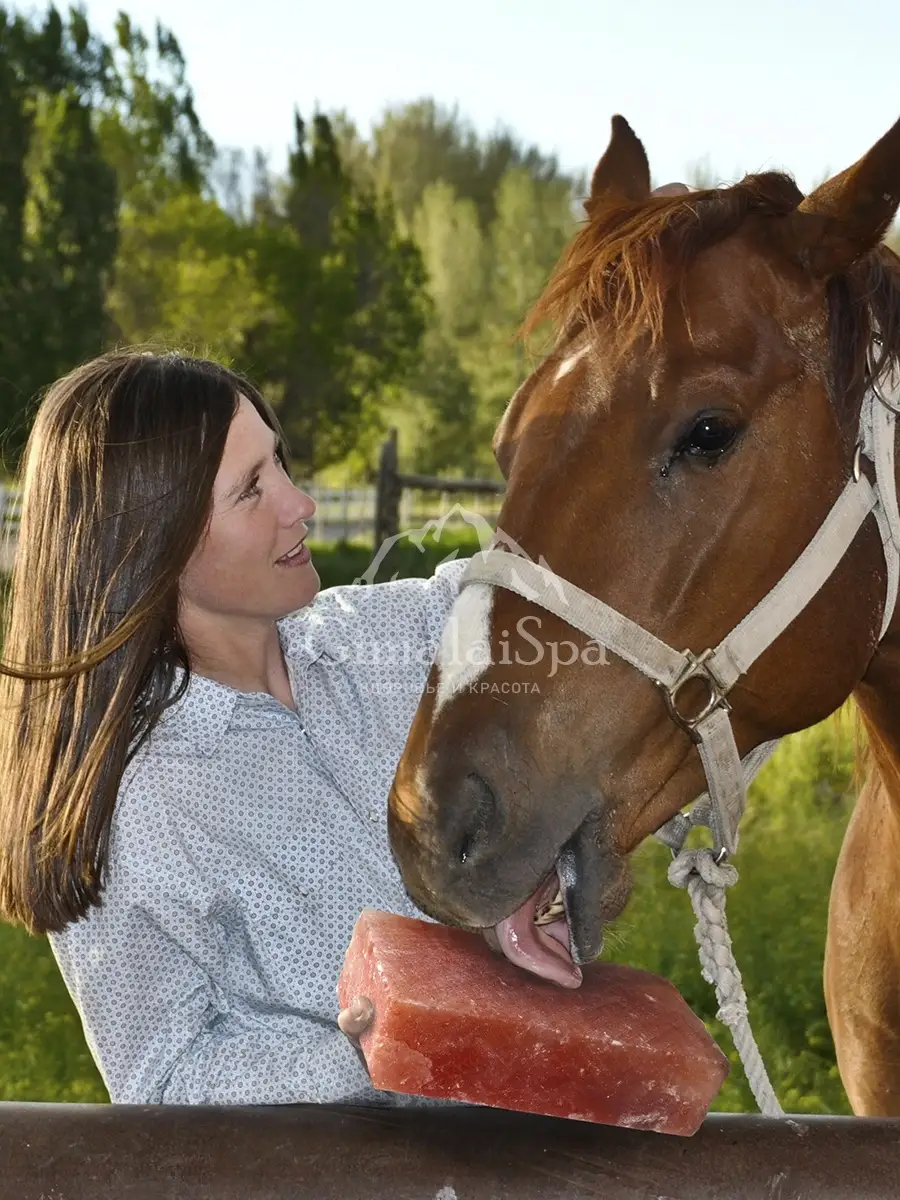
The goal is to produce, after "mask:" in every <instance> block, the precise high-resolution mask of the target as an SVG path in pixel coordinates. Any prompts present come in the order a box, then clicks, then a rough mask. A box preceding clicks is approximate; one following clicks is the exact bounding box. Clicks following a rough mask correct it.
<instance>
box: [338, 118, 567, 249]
mask: <svg viewBox="0 0 900 1200" xmlns="http://www.w3.org/2000/svg"><path fill="white" fill-rule="evenodd" d="M344 129H345V134H344V137H345V140H346V141H349V142H350V144H351V145H352V144H353V140H352V139H350V138H347V135H346V125H344ZM355 152H356V158H357V159H358V158H359V151H358V146H355ZM370 155H371V167H370V170H371V173H372V178H373V180H374V182H375V184H376V186H377V188H378V189H379V191H381V192H386V193H388V194H390V196H391V197H392V199H393V201H394V204H395V205H396V207H397V211H398V213H399V214H400V217H401V220H402V222H403V224H404V228H409V225H410V223H411V221H412V219H413V213H414V212H415V210H416V208H417V207H418V205H419V203H420V202H421V200H422V196H423V193H424V191H425V189H426V187H427V186H428V185H429V184H430V183H436V182H438V181H439V180H443V181H444V182H445V183H449V184H450V185H451V186H452V187H453V188H454V190H455V192H456V194H457V196H459V197H460V198H461V199H468V200H472V201H473V202H474V204H475V207H476V208H477V209H478V219H479V222H480V224H481V227H482V229H486V228H487V226H488V225H489V224H490V222H491V221H492V220H493V217H494V214H495V198H496V191H497V186H498V184H499V182H500V180H501V179H502V178H503V176H504V174H505V173H506V171H507V170H509V168H510V167H516V166H521V167H523V168H524V169H525V170H527V171H528V173H529V174H530V175H531V176H532V177H533V178H535V179H540V180H551V179H558V178H561V176H560V172H559V168H558V166H557V163H556V160H555V159H554V158H553V157H552V156H547V155H544V154H542V153H541V152H540V151H539V150H538V149H537V147H536V146H525V145H523V144H522V143H521V142H519V141H518V140H517V139H516V138H515V137H514V136H513V134H512V133H510V132H509V131H508V130H506V129H499V130H497V131H495V132H494V133H492V134H489V135H488V136H487V137H485V138H479V136H478V134H477V133H476V132H475V130H474V129H473V127H472V126H471V124H469V122H467V121H465V120H463V119H462V118H461V117H460V115H459V113H458V111H457V110H456V109H455V108H454V109H452V110H447V109H445V108H442V107H441V106H440V105H438V104H437V103H436V102H435V101H434V100H431V99H423V100H418V101H415V102H414V103H411V104H404V105H400V106H398V107H395V108H392V109H388V110H387V111H386V112H385V114H384V116H383V117H382V119H381V120H380V121H379V122H378V124H377V125H376V127H375V130H374V133H373V142H372V146H371V150H370Z"/></svg>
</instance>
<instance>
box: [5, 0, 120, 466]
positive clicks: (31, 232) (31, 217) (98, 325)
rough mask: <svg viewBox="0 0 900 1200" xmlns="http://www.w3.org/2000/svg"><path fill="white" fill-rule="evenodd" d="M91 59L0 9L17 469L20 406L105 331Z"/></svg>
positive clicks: (105, 264)
mask: <svg viewBox="0 0 900 1200" xmlns="http://www.w3.org/2000/svg"><path fill="white" fill-rule="evenodd" d="M101 79H102V73H101V69H100V58H99V56H98V54H97V52H96V48H95V47H94V46H93V45H92V43H91V42H90V39H89V37H88V35H87V31H86V27H85V25H84V22H83V19H82V18H81V17H80V16H79V15H77V14H76V16H75V17H73V18H72V21H71V22H70V24H69V25H68V26H66V25H64V24H63V22H62V21H61V19H60V17H59V15H58V13H57V12H56V11H55V10H54V9H51V10H50V11H49V12H48V14H47V16H46V18H45V20H44V23H43V24H42V25H38V24H32V23H29V22H28V21H26V20H25V19H24V18H22V17H15V18H13V17H11V16H10V15H9V14H8V13H7V12H6V10H4V9H0V113H2V114H3V119H2V122H0V164H2V165H0V427H2V428H3V430H4V443H5V445H4V448H5V450H6V452H7V453H8V454H9V455H10V457H11V458H12V459H15V458H16V457H17V456H18V454H19V452H20V451H21V449H22V446H23V445H24V441H25V438H26V436H27V424H28V416H29V414H28V404H29V401H30V400H31V398H32V397H33V396H34V395H35V393H36V392H37V391H38V390H39V389H40V388H41V387H43V386H44V385H46V384H48V383H50V382H51V381H52V380H53V379H54V378H56V376H58V375H60V374H62V373H63V372H64V371H66V370H68V369H69V367H70V366H72V364H73V363H75V362H78V361H79V360H80V359H82V358H83V357H85V356H86V355H89V354H91V353H93V352H95V351H96V350H98V349H99V348H100V347H101V345H102V342H103V337H104V334H105V331H106V315H105V311H104V293H105V284H106V279H107V275H108V272H109V269H110V267H111V265H112V261H113V256H114V254H115V248H116V220H115V213H116V203H117V197H116V180H115V174H114V172H113V170H112V168H111V167H110V166H109V164H108V163H107V162H106V161H105V160H104V158H103V155H102V151H101V147H100V144H99V141H98V138H97V135H96V131H95V128H94V123H93V120H92V111H93V110H92V92H93V89H94V88H95V87H96V86H97V85H98V83H99V82H100V80H101Z"/></svg>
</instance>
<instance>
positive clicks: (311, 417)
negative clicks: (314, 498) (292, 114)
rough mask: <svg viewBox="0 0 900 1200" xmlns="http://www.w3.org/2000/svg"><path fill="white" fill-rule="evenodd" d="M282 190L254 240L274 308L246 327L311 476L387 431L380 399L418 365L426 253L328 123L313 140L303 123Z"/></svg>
mask: <svg viewBox="0 0 900 1200" xmlns="http://www.w3.org/2000/svg"><path fill="white" fill-rule="evenodd" d="M274 192H275V195H276V202H275V204H274V205H273V208H272V211H271V212H270V213H269V215H268V218H267V220H266V222H264V223H260V224H259V225H258V229H257V235H258V236H257V241H256V247H257V270H258V273H259V274H258V278H259V281H260V285H261V287H262V290H263V291H264V292H265V294H266V295H268V296H269V297H271V299H272V304H271V307H270V309H269V311H268V313H267V315H266V316H265V317H264V318H263V319H261V320H259V321H258V322H257V323H256V324H255V325H254V326H253V327H252V328H250V329H249V330H248V331H247V334H246V338H245V346H244V358H245V360H246V361H247V363H248V366H249V367H250V368H251V369H252V371H253V373H254V376H255V378H257V379H259V380H261V381H262V382H263V383H264V384H265V385H266V386H267V388H268V390H269V392H270V394H271V396H272V399H273V401H274V403H275V405H276V407H277V409H278V412H279V416H280V418H281V420H282V422H283V424H284V427H285V430H286V432H287V434H288V436H289V439H290V442H291V448H292V451H293V454H294V458H295V462H296V463H297V465H298V467H300V468H301V469H303V470H304V471H306V472H311V471H313V470H316V469H320V468H322V467H325V466H327V465H328V464H330V463H334V462H336V461H339V460H340V459H342V458H344V457H345V456H346V455H347V454H348V453H349V452H350V451H351V450H352V449H353V448H354V446H356V445H358V444H359V443H360V442H361V441H365V440H366V439H369V440H371V439H372V437H373V436H374V434H375V433H376V432H377V431H378V430H379V429H380V427H381V420H380V412H379V406H380V404H381V402H382V401H383V399H384V397H385V395H386V393H387V392H389V391H390V389H391V388H392V387H393V386H394V385H395V384H397V383H398V382H399V381H400V380H402V379H403V378H404V377H405V376H406V375H407V374H408V372H409V371H410V370H411V369H412V367H413V366H414V365H415V363H416V361H417V355H418V352H419V344H420V341H421V338H422V334H423V332H424V330H425V326H426V321H427V312H428V301H427V297H426V295H425V292H424V271H423V268H422V260H421V255H420V254H419V251H418V250H417V248H416V246H415V245H414V244H413V242H412V241H411V240H410V239H408V238H406V237H403V236H401V235H400V234H399V232H398V230H397V228H396V222H395V219H394V213H393V209H392V206H391V204H390V202H389V201H388V200H387V199H383V198H379V197H377V196H376V195H375V193H374V191H373V190H372V189H368V188H365V187H364V186H360V185H358V184H356V183H355V182H354V181H352V180H351V179H350V178H349V177H348V175H347V174H346V173H345V171H344V170H343V166H342V164H341V161H340V155H339V153H338V150H337V143H336V140H335V137H334V133H333V130H332V128H331V124H330V121H329V120H328V118H327V117H325V116H323V115H321V114H320V115H317V116H316V118H315V119H314V121H313V126H312V133H311V136H310V137H308V135H307V129H306V125H305V123H304V122H303V121H302V120H301V119H300V118H299V116H298V117H297V118H296V144H295V146H294V148H293V150H292V153H291V157H290V163H289V174H288V178H287V180H286V181H285V183H284V186H283V187H282V188H281V189H274ZM279 192H280V195H279Z"/></svg>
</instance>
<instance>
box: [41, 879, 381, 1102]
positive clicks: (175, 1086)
mask: <svg viewBox="0 0 900 1200" xmlns="http://www.w3.org/2000/svg"><path fill="white" fill-rule="evenodd" d="M160 901H161V902H160V903H152V904H151V905H148V906H147V907H143V908H142V907H140V906H137V905H133V904H130V905H128V906H120V905H118V904H117V903H116V898H115V896H114V895H111V896H109V897H108V898H107V901H106V903H105V904H104V907H103V908H102V909H100V910H97V911H96V912H95V913H93V914H92V915H91V917H90V918H89V919H88V920H87V921H82V922H79V923H78V924H77V925H74V926H70V927H69V928H68V929H67V930H66V931H65V932H64V933H63V934H59V935H54V936H53V938H52V943H53V949H54V953H55V954H56V958H57V961H58V963H59V966H60V969H61V971H62V973H63V976H64V978H65V980H66V983H67V985H68V987H69V990H70V991H71V993H72V996H73V998H74V999H75V1002H76V1004H77V1006H78V1009H79V1012H80V1014H81V1017H82V1020H83V1022H84V1027H85V1033H86V1036H87V1040H88V1044H89V1046H90V1049H91V1052H92V1054H93V1055H94V1058H95V1060H96V1062H97V1064H98V1066H99V1068H100V1071H101V1073H102V1075H103V1078H104V1080H105V1082H106V1085H107V1088H108V1089H109V1094H110V1098H111V1099H112V1101H113V1102H114V1103H120V1104H153V1103H167V1104H291V1103H298V1102H302V1101H310V1102H316V1103H332V1102H341V1101H343V1102H351V1101H352V1102H359V1101H360V1100H363V1101H368V1102H369V1103H371V1102H372V1100H373V1099H374V1098H375V1097H377V1096H379V1095H380V1093H377V1092H376V1091H375V1089H373V1088H372V1085H371V1083H370V1082H369V1079H368V1076H367V1074H366V1071H365V1068H364V1067H363V1065H362V1063H361V1061H360V1059H359V1056H358V1054H357V1052H356V1051H355V1049H354V1047H353V1045H352V1044H351V1043H350V1042H348V1040H347V1038H346V1037H345V1036H344V1035H343V1034H342V1033H341V1032H340V1030H339V1029H338V1027H337V1023H336V1021H333V1020H331V1021H324V1020H322V1019H320V1018H317V1017H314V1016H312V1015H310V1014H308V1013H304V1012H300V1011H292V1010H289V1009H286V1008H284V1007H280V1008H279V1009H278V1010H277V1011H273V1012H265V1013H262V1012H260V1013H259V1014H257V1015H255V1016H253V1017H250V1016H248V1015H247V1014H246V1013H239V1012H235V1011H232V1010H231V1006H230V1005H229V1003H228V997H227V996H226V995H224V994H223V993H222V991H221V988H220V987H218V986H217V985H216V984H215V983H213V981H212V979H211V978H210V975H209V974H208V972H207V971H206V970H205V969H204V967H203V966H202V965H201V962H202V961H204V960H206V961H208V960H209V957H210V956H214V957H215V956H217V955H218V954H219V950H218V947H217V945H216V942H217V930H216V928H215V926H214V925H213V924H212V923H210V922H209V921H206V920H204V919H203V918H202V917H201V916H200V914H199V913H195V912H192V911H191V906H186V905H185V904H183V903H179V902H177V901H175V900H174V899H173V898H172V897H171V895H170V896H168V897H166V899H165V900H162V897H161V898H160ZM154 909H155V911H153V910H154ZM167 925H172V926H175V927H176V928H177V931H178V932H177V936H173V933H172V932H171V931H170V930H168V929H167V928H166V926H167ZM383 1102H384V1103H390V1099H389V1098H388V1097H385V1098H384V1100H383Z"/></svg>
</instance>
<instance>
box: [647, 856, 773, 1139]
mask: <svg viewBox="0 0 900 1200" xmlns="http://www.w3.org/2000/svg"><path fill="white" fill-rule="evenodd" d="M668 878H669V883H671V884H674V886H675V887H677V888H686V889H687V893H688V895H689V896H690V898H691V905H692V906H693V909H694V915H695V916H696V918H697V924H696V925H695V926H694V937H695V938H696V939H697V946H698V949H699V952H700V970H701V972H702V974H703V978H704V979H705V980H706V982H707V983H710V984H712V986H713V987H714V988H715V989H716V999H717V1000H718V1002H719V1011H718V1012H717V1013H716V1016H717V1017H718V1018H719V1020H720V1021H721V1022H722V1023H723V1024H724V1025H727V1026H728V1028H729V1030H730V1031H731V1036H732V1038H733V1040H734V1045H735V1048H736V1050H737V1052H738V1055H739V1056H740V1059H741V1062H742V1063H743V1065H744V1072H745V1073H746V1076H747V1082H748V1083H749V1084H750V1090H751V1092H752V1093H753V1097H754V1099H755V1100H756V1103H757V1104H758V1105H759V1111H760V1112H761V1113H762V1114H763V1116H764V1117H781V1116H784V1109H783V1108H782V1107H781V1105H780V1104H779V1102H778V1097H777V1096H776V1095H775V1089H774V1088H773V1087H772V1083H771V1080H770V1079H769V1076H768V1073H767V1071H766V1065H765V1063H764V1062H763V1059H762V1055H761V1054H760V1052H759V1047H758V1046H757V1044H756V1039H755V1038H754V1036H753V1030H752V1029H751V1028H750V1018H749V1016H748V1014H747V993H746V992H745V991H744V983H743V980H742V979H741V972H740V970H739V969H738V965H737V963H736V962H735V958H734V951H733V950H732V948H731V936H730V935H729V933H728V921H727V919H726V916H725V889H726V888H728V887H731V886H732V884H735V883H737V880H738V873H737V870H736V869H735V868H734V867H733V866H731V864H730V863H717V862H716V856H715V855H714V854H713V852H712V850H682V851H681V852H680V853H679V854H678V855H677V856H676V857H675V858H674V859H673V860H672V862H671V864H670V865H669V871H668Z"/></svg>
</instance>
